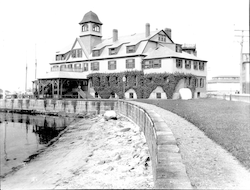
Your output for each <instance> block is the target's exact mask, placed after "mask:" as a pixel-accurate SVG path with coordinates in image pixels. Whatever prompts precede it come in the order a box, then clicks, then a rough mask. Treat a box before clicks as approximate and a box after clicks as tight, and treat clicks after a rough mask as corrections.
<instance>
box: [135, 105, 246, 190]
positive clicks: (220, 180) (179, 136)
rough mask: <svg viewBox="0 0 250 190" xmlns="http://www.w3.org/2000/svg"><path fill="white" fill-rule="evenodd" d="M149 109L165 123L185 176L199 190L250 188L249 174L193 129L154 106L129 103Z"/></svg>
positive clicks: (174, 116)
mask: <svg viewBox="0 0 250 190" xmlns="http://www.w3.org/2000/svg"><path fill="white" fill-rule="evenodd" d="M131 103H133V104H137V105H139V106H141V107H144V108H147V109H152V110H154V111H155V112H156V113H157V114H159V115H160V116H161V117H162V119H164V120H165V122H166V123H167V125H168V126H169V128H170V129H171V130H172V132H173V134H174V136H175V138H176V142H177V145H178V146H179V149H180V153H181V156H182V159H183V163H184V164H185V166H186V170H187V174H188V177H189V179H190V181H191V184H192V186H193V187H194V188H198V189H249V187H250V172H249V171H248V170H247V169H245V168H244V167H243V166H242V165H241V164H240V163H239V162H238V160H236V158H235V157H233V156H232V155H231V154H230V153H228V152H227V151H226V150H225V149H223V148H222V147H221V146H219V145H218V144H216V143H215V142H214V141H212V140H211V139H209V138H208V137H207V136H206V135H205V134H204V133H203V132H202V131H201V130H199V129H198V128H197V127H196V126H194V125H193V124H191V123H189V122H188V121H186V120H185V119H183V118H181V117H180V116H178V115H176V114H174V113H172V112H169V111H167V110H164V109H162V108H159V107H157V106H155V105H151V104H146V103H140V102H135V101H132V102H131Z"/></svg>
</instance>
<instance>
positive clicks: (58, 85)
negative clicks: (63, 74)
mask: <svg viewBox="0 0 250 190" xmlns="http://www.w3.org/2000/svg"><path fill="white" fill-rule="evenodd" d="M59 83H60V79H58V80H57V99H59V87H60V84H59Z"/></svg>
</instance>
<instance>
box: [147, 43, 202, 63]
mask: <svg viewBox="0 0 250 190" xmlns="http://www.w3.org/2000/svg"><path fill="white" fill-rule="evenodd" d="M145 55H146V57H145V58H144V59H145V60H147V59H156V58H167V57H176V58H183V59H191V60H203V59H200V58H198V57H196V56H194V55H192V54H189V53H186V52H182V53H178V52H175V51H173V50H171V49H170V48H168V47H166V46H159V47H157V48H156V49H151V51H148V52H147V53H145ZM204 61H205V60H204Z"/></svg>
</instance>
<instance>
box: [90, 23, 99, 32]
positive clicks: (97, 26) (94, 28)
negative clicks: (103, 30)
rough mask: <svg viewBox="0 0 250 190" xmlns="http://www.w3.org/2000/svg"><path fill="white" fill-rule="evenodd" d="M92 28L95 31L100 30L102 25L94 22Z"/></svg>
mask: <svg viewBox="0 0 250 190" xmlns="http://www.w3.org/2000/svg"><path fill="white" fill-rule="evenodd" d="M92 30H93V31H95V32H100V26H99V25H97V24H93V28H92Z"/></svg>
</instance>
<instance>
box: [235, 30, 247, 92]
mask: <svg viewBox="0 0 250 190" xmlns="http://www.w3.org/2000/svg"><path fill="white" fill-rule="evenodd" d="M234 31H236V32H241V35H235V37H241V42H240V46H241V48H240V94H242V92H243V88H242V86H243V84H242V83H243V76H242V66H243V64H242V62H243V58H242V54H243V44H244V37H248V38H249V36H246V35H244V32H248V33H249V30H234Z"/></svg>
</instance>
